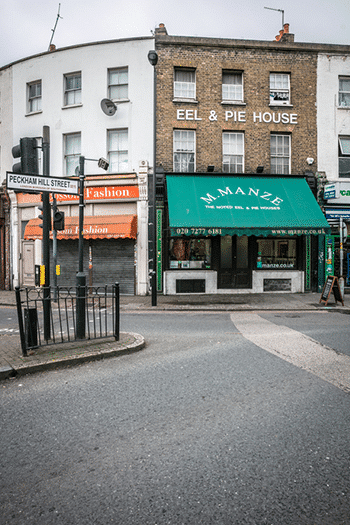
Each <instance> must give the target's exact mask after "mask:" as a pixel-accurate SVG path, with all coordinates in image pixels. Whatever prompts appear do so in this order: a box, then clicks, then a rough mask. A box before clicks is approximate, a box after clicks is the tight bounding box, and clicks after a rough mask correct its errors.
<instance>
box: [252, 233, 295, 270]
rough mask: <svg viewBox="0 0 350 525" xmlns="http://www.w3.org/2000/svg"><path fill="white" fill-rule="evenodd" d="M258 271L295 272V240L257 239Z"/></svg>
mask: <svg viewBox="0 0 350 525" xmlns="http://www.w3.org/2000/svg"><path fill="white" fill-rule="evenodd" d="M257 244H258V256H257V262H256V267H257V269H258V270H296V269H297V254H296V252H297V241H296V239H258V240H257Z"/></svg>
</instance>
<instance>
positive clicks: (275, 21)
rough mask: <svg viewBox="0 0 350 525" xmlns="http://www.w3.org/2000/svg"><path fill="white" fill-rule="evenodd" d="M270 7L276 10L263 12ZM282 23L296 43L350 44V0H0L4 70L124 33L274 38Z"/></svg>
mask: <svg viewBox="0 0 350 525" xmlns="http://www.w3.org/2000/svg"><path fill="white" fill-rule="evenodd" d="M265 7H269V8H272V9H276V10H277V11H274V10H271V9H265ZM278 10H284V22H285V23H289V24H290V27H289V30H290V32H291V33H294V35H295V42H316V43H326V44H349V45H350V36H349V29H348V28H349V27H350V1H349V0H329V1H326V0H293V1H292V2H291V1H290V0H289V1H288V2H286V1H284V2H283V1H282V0H240V1H239V2H238V1H237V0H236V1H235V0H230V1H228V0H215V1H214V0H131V1H129V2H128V1H125V0H124V1H123V2H122V1H121V0H61V2H58V1H57V0H36V1H35V2H28V0H10V1H8V0H0V67H2V66H5V65H7V64H10V63H11V62H14V61H16V60H20V59H21V58H25V57H28V56H31V55H35V54H37V53H42V52H45V51H47V50H48V47H49V44H50V41H51V37H52V35H53V29H54V27H55V24H56V21H57V15H58V12H59V13H60V18H59V19H58V21H57V27H56V30H55V33H54V35H53V40H52V43H53V44H55V45H56V47H57V48H60V47H66V46H71V45H75V44H82V43H86V42H96V41H101V40H113V39H119V38H133V37H140V36H151V35H152V31H154V28H155V27H157V26H159V24H160V23H164V24H165V26H166V28H167V31H168V34H169V35H181V36H202V37H219V38H236V39H247V40H267V41H271V40H274V39H275V36H276V35H278V33H279V30H280V29H282V12H281V11H278Z"/></svg>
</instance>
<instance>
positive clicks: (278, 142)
mask: <svg viewBox="0 0 350 525" xmlns="http://www.w3.org/2000/svg"><path fill="white" fill-rule="evenodd" d="M270 149H271V173H272V174H274V175H275V174H289V165H290V137H289V135H271V143H270Z"/></svg>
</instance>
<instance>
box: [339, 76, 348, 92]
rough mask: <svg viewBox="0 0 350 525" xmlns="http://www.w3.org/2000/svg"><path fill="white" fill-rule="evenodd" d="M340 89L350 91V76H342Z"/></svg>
mask: <svg viewBox="0 0 350 525" xmlns="http://www.w3.org/2000/svg"><path fill="white" fill-rule="evenodd" d="M339 91H348V92H350V78H340V79H339Z"/></svg>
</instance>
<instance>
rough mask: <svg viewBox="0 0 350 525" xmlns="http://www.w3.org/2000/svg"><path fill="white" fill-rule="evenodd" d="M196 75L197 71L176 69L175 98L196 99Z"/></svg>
mask: <svg viewBox="0 0 350 525" xmlns="http://www.w3.org/2000/svg"><path fill="white" fill-rule="evenodd" d="M195 96H196V74H195V71H189V70H186V69H185V70H182V69H175V78H174V97H177V98H193V99H194V98H195Z"/></svg>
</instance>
